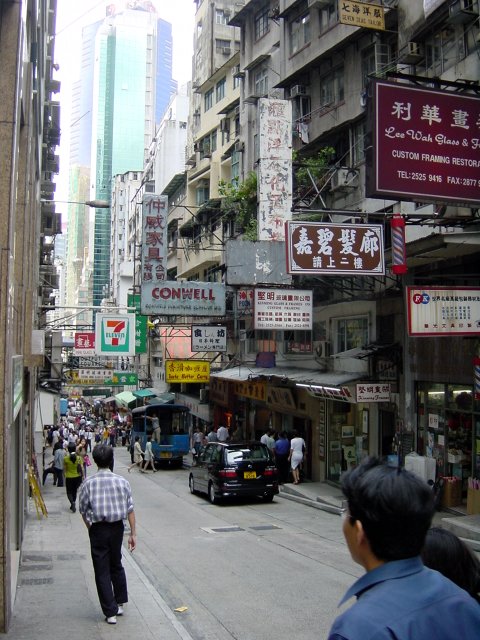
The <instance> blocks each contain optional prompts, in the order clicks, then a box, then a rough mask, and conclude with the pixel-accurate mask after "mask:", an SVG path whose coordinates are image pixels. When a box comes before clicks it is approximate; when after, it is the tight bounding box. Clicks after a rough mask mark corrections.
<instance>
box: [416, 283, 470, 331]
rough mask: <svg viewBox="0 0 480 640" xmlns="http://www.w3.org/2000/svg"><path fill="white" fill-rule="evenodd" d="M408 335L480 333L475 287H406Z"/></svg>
mask: <svg viewBox="0 0 480 640" xmlns="http://www.w3.org/2000/svg"><path fill="white" fill-rule="evenodd" d="M407 305H408V307H407V308H408V333H409V335H411V336H451V335H455V336H461V335H480V289H479V288H478V287H477V288H475V287H470V288H462V289H461V288H460V287H450V288H448V289H447V288H443V289H442V288H440V287H407Z"/></svg>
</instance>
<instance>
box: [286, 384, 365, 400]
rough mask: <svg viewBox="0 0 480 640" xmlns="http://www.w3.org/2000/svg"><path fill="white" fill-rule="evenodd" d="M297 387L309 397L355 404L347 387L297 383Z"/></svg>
mask: <svg viewBox="0 0 480 640" xmlns="http://www.w3.org/2000/svg"><path fill="white" fill-rule="evenodd" d="M297 387H304V388H306V391H307V393H308V394H309V395H311V396H313V397H314V398H324V399H325V400H340V401H342V402H355V398H354V397H353V396H352V393H351V391H350V389H349V388H348V387H324V386H322V385H309V384H303V383H298V384H297Z"/></svg>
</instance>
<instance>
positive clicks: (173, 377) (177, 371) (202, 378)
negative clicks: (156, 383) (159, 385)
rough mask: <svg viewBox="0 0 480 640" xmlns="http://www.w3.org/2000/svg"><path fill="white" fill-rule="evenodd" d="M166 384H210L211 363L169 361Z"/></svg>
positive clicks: (167, 363)
mask: <svg viewBox="0 0 480 640" xmlns="http://www.w3.org/2000/svg"><path fill="white" fill-rule="evenodd" d="M165 378H166V382H210V362H205V361H204V360H167V361H166V362H165Z"/></svg>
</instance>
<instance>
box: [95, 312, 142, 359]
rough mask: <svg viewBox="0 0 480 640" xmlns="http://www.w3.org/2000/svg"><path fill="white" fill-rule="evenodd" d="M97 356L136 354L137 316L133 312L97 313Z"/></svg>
mask: <svg viewBox="0 0 480 640" xmlns="http://www.w3.org/2000/svg"><path fill="white" fill-rule="evenodd" d="M95 354H96V355H97V356H112V355H116V356H134V355H135V316H134V315H133V314H131V313H123V314H115V315H112V314H108V313H97V315H96V316H95Z"/></svg>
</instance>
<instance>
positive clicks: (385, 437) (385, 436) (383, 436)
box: [378, 409, 395, 458]
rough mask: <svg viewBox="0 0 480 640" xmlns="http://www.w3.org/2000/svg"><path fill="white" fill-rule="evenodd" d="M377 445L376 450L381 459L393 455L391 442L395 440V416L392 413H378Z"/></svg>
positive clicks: (382, 411) (383, 411) (381, 411)
mask: <svg viewBox="0 0 480 640" xmlns="http://www.w3.org/2000/svg"><path fill="white" fill-rule="evenodd" d="M378 418H379V427H380V428H379V434H378V435H379V440H380V442H379V444H378V450H379V452H380V456H381V457H382V458H383V457H385V456H389V455H390V454H391V453H393V442H394V438H395V414H394V413H393V411H385V410H383V409H381V410H380V411H379V415H378Z"/></svg>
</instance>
